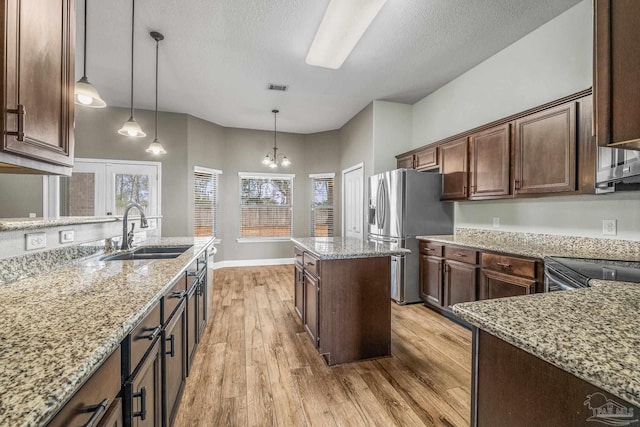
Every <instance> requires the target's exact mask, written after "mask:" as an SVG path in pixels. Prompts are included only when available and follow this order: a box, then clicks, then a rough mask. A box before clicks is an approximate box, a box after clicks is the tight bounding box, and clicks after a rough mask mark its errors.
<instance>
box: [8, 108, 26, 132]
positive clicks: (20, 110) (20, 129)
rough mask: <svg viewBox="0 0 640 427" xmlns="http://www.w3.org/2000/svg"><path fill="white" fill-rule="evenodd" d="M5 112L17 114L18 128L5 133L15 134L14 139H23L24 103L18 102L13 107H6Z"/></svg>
mask: <svg viewBox="0 0 640 427" xmlns="http://www.w3.org/2000/svg"><path fill="white" fill-rule="evenodd" d="M7 113H9V114H17V115H18V130H17V131H16V132H7V135H11V136H15V137H16V140H18V141H24V115H25V114H26V113H25V110H24V105H22V104H18V105H17V108H15V109H8V110H7Z"/></svg>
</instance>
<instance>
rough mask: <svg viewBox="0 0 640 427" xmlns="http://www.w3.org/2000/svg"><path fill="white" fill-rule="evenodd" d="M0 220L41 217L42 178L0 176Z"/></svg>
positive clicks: (38, 176) (33, 176)
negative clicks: (32, 214)
mask: <svg viewBox="0 0 640 427" xmlns="http://www.w3.org/2000/svg"><path fill="white" fill-rule="evenodd" d="M0 200H2V203H0V218H26V217H28V216H29V214H30V213H35V214H36V216H42V176H40V175H11V174H0Z"/></svg>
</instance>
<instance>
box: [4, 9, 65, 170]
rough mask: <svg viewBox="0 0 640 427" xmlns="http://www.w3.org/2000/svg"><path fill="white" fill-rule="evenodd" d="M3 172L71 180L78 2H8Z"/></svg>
mask: <svg viewBox="0 0 640 427" xmlns="http://www.w3.org/2000/svg"><path fill="white" fill-rule="evenodd" d="M3 12H4V13H3V15H2V17H3V19H2V24H3V25H4V32H3V33H4V40H3V41H4V44H3V46H4V49H3V52H4V55H3V61H4V67H3V70H4V80H3V84H2V86H1V88H2V94H3V102H4V104H3V110H4V114H3V115H2V116H1V117H0V121H1V127H2V130H3V135H4V136H3V139H2V145H1V146H0V171H2V172H11V173H45V174H49V173H50V174H65V175H70V174H71V166H73V144H74V140H73V120H74V99H73V90H74V80H75V79H74V56H75V1H72V0H50V1H46V2H42V1H38V0H7V1H6V2H4V9H3Z"/></svg>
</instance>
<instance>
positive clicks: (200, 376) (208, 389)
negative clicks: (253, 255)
mask: <svg viewBox="0 0 640 427" xmlns="http://www.w3.org/2000/svg"><path fill="white" fill-rule="evenodd" d="M293 277H294V273H293V266H292V265H286V266H269V267H243V268H225V269H220V270H216V272H215V281H214V289H213V294H212V295H211V298H212V314H211V317H210V320H209V324H208V325H207V328H206V330H205V332H204V335H203V340H202V342H201V343H200V347H199V348H198V350H197V354H196V356H195V359H194V364H193V368H192V372H191V376H190V377H189V378H188V379H187V385H186V387H185V390H184V393H183V395H182V402H181V404H180V409H179V412H178V414H177V416H176V421H175V425H176V426H179V427H182V426H189V427H191V426H296V427H297V426H316V425H317V426H340V427H342V426H381V427H382V426H384V427H387V426H468V425H469V415H470V393H471V391H470V390H471V333H470V332H469V331H468V330H467V329H465V328H463V327H461V326H459V325H457V324H455V323H453V322H451V321H449V320H448V319H446V318H444V317H442V316H440V315H438V314H436V313H434V312H433V311H431V310H429V309H427V308H425V307H424V306H422V305H409V306H398V305H397V304H395V303H390V304H391V307H392V310H391V316H392V319H391V322H392V344H391V347H392V357H387V358H382V359H377V360H371V361H365V362H357V363H348V364H344V365H339V366H334V367H331V368H329V367H327V366H326V365H325V364H324V361H323V360H322V358H321V357H320V355H319V354H318V353H317V351H316V350H315V349H314V348H313V346H312V344H311V340H310V339H309V336H308V335H307V333H306V332H305V331H304V329H303V327H302V324H301V322H300V319H299V318H298V316H297V315H296V314H295V311H294V308H293ZM345 327H347V325H345Z"/></svg>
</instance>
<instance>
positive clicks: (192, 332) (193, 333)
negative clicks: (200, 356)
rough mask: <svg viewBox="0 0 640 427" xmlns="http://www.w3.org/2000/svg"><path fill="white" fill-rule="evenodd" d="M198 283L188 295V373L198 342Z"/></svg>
mask: <svg viewBox="0 0 640 427" xmlns="http://www.w3.org/2000/svg"><path fill="white" fill-rule="evenodd" d="M196 287H197V285H193V286H191V288H190V290H189V293H188V295H187V326H186V329H187V331H186V335H187V375H189V373H190V372H191V364H192V363H193V358H194V357H195V355H196V348H197V344H198V338H197V337H198V317H197V313H196V311H197V309H198V301H197V297H196Z"/></svg>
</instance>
